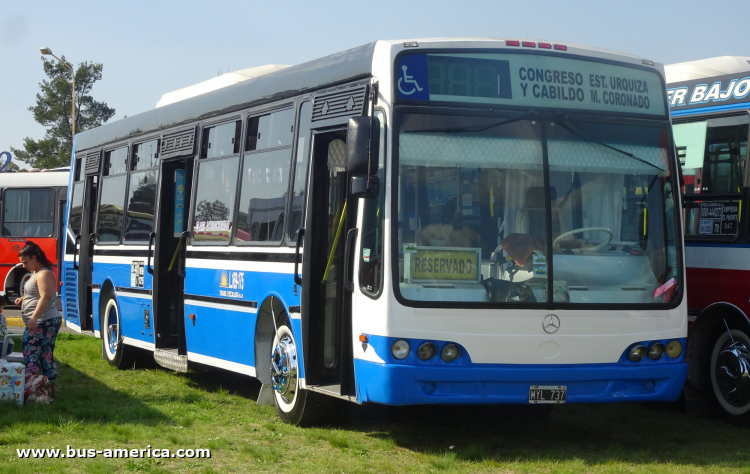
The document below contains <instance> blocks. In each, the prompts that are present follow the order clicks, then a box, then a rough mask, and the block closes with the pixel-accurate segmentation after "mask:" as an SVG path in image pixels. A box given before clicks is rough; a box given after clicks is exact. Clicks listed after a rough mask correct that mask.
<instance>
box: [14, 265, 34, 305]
mask: <svg viewBox="0 0 750 474" xmlns="http://www.w3.org/2000/svg"><path fill="white" fill-rule="evenodd" d="M15 277H16V281H17V282H18V283H17V284H16V287H15V290H16V295H18V296H19V297H21V298H23V295H25V294H26V283H27V282H28V281H29V280H30V279H31V273H29V272H27V271H26V270H21V271H17V272H16V275H15Z"/></svg>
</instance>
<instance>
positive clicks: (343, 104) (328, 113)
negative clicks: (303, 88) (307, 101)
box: [312, 86, 367, 122]
mask: <svg viewBox="0 0 750 474" xmlns="http://www.w3.org/2000/svg"><path fill="white" fill-rule="evenodd" d="M366 93H367V86H361V87H356V88H352V89H346V90H343V91H336V92H330V93H327V94H322V95H319V96H317V97H315V102H314V104H313V116H312V121H313V122H316V121H318V120H327V119H332V118H337V117H349V116H356V115H362V112H363V110H364V106H365V96H366Z"/></svg>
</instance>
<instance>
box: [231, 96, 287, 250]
mask: <svg viewBox="0 0 750 474" xmlns="http://www.w3.org/2000/svg"><path fill="white" fill-rule="evenodd" d="M293 126H294V108H288V109H283V110H279V111H277V112H272V113H270V114H266V115H260V116H256V117H250V119H248V133H247V142H246V145H245V155H244V156H243V158H242V185H241V187H240V207H239V211H238V215H237V236H236V240H237V242H280V241H281V237H282V235H283V229H284V212H285V210H286V195H287V191H288V190H289V167H290V161H291V150H292V137H293ZM279 227H280V228H279Z"/></svg>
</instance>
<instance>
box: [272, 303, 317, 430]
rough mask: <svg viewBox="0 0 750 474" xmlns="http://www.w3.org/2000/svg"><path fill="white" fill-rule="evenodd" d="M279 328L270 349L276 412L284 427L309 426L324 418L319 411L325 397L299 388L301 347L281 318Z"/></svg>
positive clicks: (285, 319)
mask: <svg viewBox="0 0 750 474" xmlns="http://www.w3.org/2000/svg"><path fill="white" fill-rule="evenodd" d="M276 327H277V329H276V334H275V335H274V338H273V345H272V346H271V348H272V349H271V385H272V387H273V395H274V401H275V402H276V412H277V413H278V415H279V418H281V420H282V421H284V422H285V423H289V424H292V425H298V426H304V425H309V424H311V423H313V422H314V421H315V420H317V419H318V418H319V417H320V416H321V415H322V413H321V411H322V410H319V408H320V407H319V404H320V401H321V398H322V397H321V396H320V395H317V394H315V393H312V392H309V391H307V390H305V389H303V388H301V387H300V378H299V364H300V360H299V357H298V350H299V346H298V345H297V343H296V341H295V339H294V334H293V333H292V329H291V325H290V323H289V319H287V317H286V316H281V317H279V318H278V319H277V322H276Z"/></svg>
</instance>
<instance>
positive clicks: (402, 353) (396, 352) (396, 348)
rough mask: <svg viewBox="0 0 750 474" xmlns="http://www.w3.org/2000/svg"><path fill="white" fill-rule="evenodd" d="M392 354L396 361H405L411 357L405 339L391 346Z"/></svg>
mask: <svg viewBox="0 0 750 474" xmlns="http://www.w3.org/2000/svg"><path fill="white" fill-rule="evenodd" d="M391 354H393V357H395V358H396V359H399V360H400V359H405V358H406V356H408V355H409V343H408V342H406V341H404V340H403V339H399V340H398V341H396V342H394V343H393V345H392V346H391Z"/></svg>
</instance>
